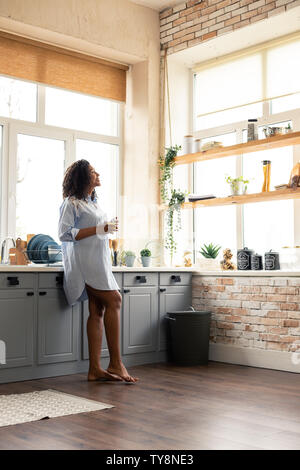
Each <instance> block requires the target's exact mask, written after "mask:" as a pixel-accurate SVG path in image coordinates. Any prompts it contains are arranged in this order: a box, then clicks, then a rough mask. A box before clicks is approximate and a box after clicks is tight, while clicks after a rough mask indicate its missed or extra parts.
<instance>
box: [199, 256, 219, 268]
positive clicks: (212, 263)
mask: <svg viewBox="0 0 300 470" xmlns="http://www.w3.org/2000/svg"><path fill="white" fill-rule="evenodd" d="M197 265H198V267H199V268H200V269H202V270H203V271H220V261H219V260H218V259H214V258H204V257H202V256H201V258H198V260H197Z"/></svg>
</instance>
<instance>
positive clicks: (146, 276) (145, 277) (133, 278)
mask: <svg viewBox="0 0 300 470" xmlns="http://www.w3.org/2000/svg"><path fill="white" fill-rule="evenodd" d="M157 285H158V273H147V272H146V273H145V272H144V273H143V272H141V273H139V272H137V273H124V286H141V287H144V286H157Z"/></svg>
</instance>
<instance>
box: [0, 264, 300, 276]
mask: <svg viewBox="0 0 300 470" xmlns="http://www.w3.org/2000/svg"><path fill="white" fill-rule="evenodd" d="M63 270H64V268H63V266H62V265H52V266H46V265H42V264H34V263H32V264H29V265H27V266H17V265H9V264H0V272H19V273H20V272H62V271H63ZM112 271H113V272H120V273H122V272H189V273H193V274H194V275H199V276H215V277H216V276H228V277H233V276H242V277H243V276H244V277H247V276H248V277H249V276H251V277H253V276H254V277H264V276H265V277H278V276H281V277H286V276H291V277H300V271H285V270H279V271H264V270H263V271H221V270H220V271H203V270H200V269H199V268H198V267H197V266H193V267H191V268H185V267H184V266H179V267H173V266H152V267H149V268H144V267H142V266H134V267H132V268H127V267H126V266H113V267H112Z"/></svg>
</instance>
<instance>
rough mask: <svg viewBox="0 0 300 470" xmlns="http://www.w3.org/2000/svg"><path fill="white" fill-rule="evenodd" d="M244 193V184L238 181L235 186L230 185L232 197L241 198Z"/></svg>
mask: <svg viewBox="0 0 300 470" xmlns="http://www.w3.org/2000/svg"><path fill="white" fill-rule="evenodd" d="M241 192H242V182H241V181H237V182H236V183H234V184H230V195H231V196H239V195H240V194H241Z"/></svg>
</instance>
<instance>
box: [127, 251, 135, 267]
mask: <svg viewBox="0 0 300 470" xmlns="http://www.w3.org/2000/svg"><path fill="white" fill-rule="evenodd" d="M134 260H135V253H134V252H133V251H125V264H126V266H127V267H128V268H131V267H132V266H133V264H134Z"/></svg>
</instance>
